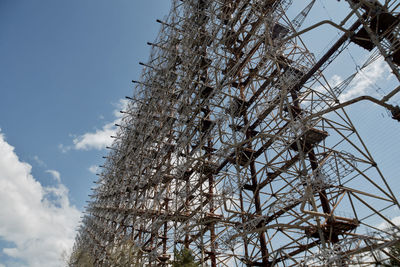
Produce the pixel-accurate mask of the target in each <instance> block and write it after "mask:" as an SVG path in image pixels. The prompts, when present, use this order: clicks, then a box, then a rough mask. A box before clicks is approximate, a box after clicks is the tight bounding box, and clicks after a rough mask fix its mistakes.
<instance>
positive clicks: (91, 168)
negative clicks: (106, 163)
mask: <svg viewBox="0 0 400 267" xmlns="http://www.w3.org/2000/svg"><path fill="white" fill-rule="evenodd" d="M99 169H100V167H99V166H97V165H92V166H90V167H89V171H90V172H91V173H93V174H96V173H98V172H99Z"/></svg>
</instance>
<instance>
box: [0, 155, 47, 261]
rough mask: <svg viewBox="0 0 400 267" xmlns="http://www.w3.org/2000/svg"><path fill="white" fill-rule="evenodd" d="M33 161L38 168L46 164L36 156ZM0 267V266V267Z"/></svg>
mask: <svg viewBox="0 0 400 267" xmlns="http://www.w3.org/2000/svg"><path fill="white" fill-rule="evenodd" d="M33 159H34V160H35V161H36V163H37V164H38V165H39V166H40V167H46V163H44V161H43V160H41V159H40V158H39V157H38V156H36V155H35V156H33ZM0 267H1V266H0Z"/></svg>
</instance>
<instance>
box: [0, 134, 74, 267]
mask: <svg viewBox="0 0 400 267" xmlns="http://www.w3.org/2000/svg"><path fill="white" fill-rule="evenodd" d="M0 154H1V155H2V156H1V157H0V203H1V205H0V222H1V223H0V238H1V239H2V240H4V241H7V242H9V243H11V244H12V245H9V246H8V247H6V248H4V249H3V251H2V252H3V253H4V254H6V255H7V256H9V257H11V258H14V259H15V261H16V262H18V264H17V265H18V266H29V267H41V266H63V263H62V262H61V255H62V253H63V251H68V250H70V249H71V247H72V245H73V242H74V237H75V228H76V227H77V225H78V222H79V219H80V215H81V213H80V211H79V210H78V209H77V208H75V207H74V206H72V205H71V204H70V202H69V198H68V189H67V188H66V187H65V186H64V185H63V184H61V183H60V174H59V173H58V172H57V171H55V170H48V171H47V172H48V173H50V174H51V175H53V177H54V178H55V180H56V181H57V184H56V185H55V186H49V187H45V186H42V185H41V184H40V183H39V182H38V181H37V180H36V179H35V178H34V177H33V176H32V173H31V169H32V166H31V165H29V164H28V163H25V162H21V161H20V159H19V158H18V156H17V155H16V153H15V152H14V147H12V146H11V145H10V144H8V143H7V142H6V141H5V139H4V135H3V134H2V133H0Z"/></svg>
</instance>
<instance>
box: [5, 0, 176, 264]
mask: <svg viewBox="0 0 400 267" xmlns="http://www.w3.org/2000/svg"><path fill="white" fill-rule="evenodd" d="M168 11H169V1H166V0H147V1H128V0H119V1H108V0H96V1H93V0H84V1H60V0H41V1H28V0H20V1H14V0H0V59H1V60H0V91H1V97H0V128H1V133H0V134H1V135H2V137H1V139H2V141H4V146H6V145H8V144H9V145H11V146H12V147H14V148H15V149H14V152H10V149H9V147H6V148H4V149H5V150H7V151H8V152H9V154H10V155H13V154H16V155H17V156H18V158H19V159H14V160H13V163H15V164H16V165H18V164H17V163H18V162H26V163H28V164H30V165H31V166H32V169H31V171H30V172H29V171H27V172H26V173H25V174H24V175H29V173H31V174H32V178H33V179H34V180H36V181H38V182H40V184H41V187H42V188H41V189H42V190H43V189H44V188H59V186H60V185H63V186H65V188H68V189H69V194H68V195H67V197H68V198H69V202H70V203H69V204H68V206H67V207H65V208H66V209H71V210H70V211H71V212H72V211H73V208H74V207H76V209H77V210H79V211H81V210H82V209H83V206H84V205H85V200H87V199H88V197H87V195H88V194H89V193H90V187H91V186H92V185H93V184H92V181H93V180H94V179H95V178H96V176H95V175H94V174H93V173H91V172H90V171H89V168H90V167H91V166H96V165H99V164H101V163H102V162H103V159H102V156H104V155H105V154H106V151H105V150H104V149H98V148H99V145H98V143H97V145H96V144H93V143H91V141H88V143H85V144H86V145H83V146H80V147H77V145H75V144H74V142H73V140H74V139H76V140H78V139H79V136H83V135H84V134H85V133H91V132H93V133H95V132H96V130H97V131H98V132H100V134H102V133H103V132H102V130H103V127H104V126H105V125H107V124H108V125H109V126H108V130H111V131H112V130H113V128H112V127H110V126H111V125H113V124H110V123H112V122H114V120H115V119H116V117H115V115H114V111H116V110H119V109H120V108H121V107H120V99H122V98H124V96H126V95H132V88H133V86H132V83H131V80H132V79H138V78H139V76H140V72H141V68H140V65H139V64H138V62H139V61H146V59H147V58H148V55H149V51H150V48H149V46H148V45H146V42H147V41H153V40H154V39H155V38H156V35H157V32H158V28H159V24H158V23H156V19H162V18H163V17H164V16H165V15H166V14H167V13H168ZM108 132H109V131H105V132H104V133H106V134H107V133H108ZM103 135H104V134H103ZM89 137H90V136H89ZM80 140H81V139H80ZM102 140H103V139H100V142H102ZM101 147H104V146H101ZM3 155H4V153H3ZM10 164H11V163H8V165H10ZM92 169H93V168H92ZM52 171H53V172H52ZM54 171H56V172H54ZM57 173H59V174H60V179H61V180H60V181H61V183H59V182H58V181H57V180H56V179H54V177H55V176H54V175H56V176H57ZM1 175H3V177H2V178H4V177H5V174H3V173H2V174H0V176H1ZM21 179H23V178H21ZM40 196H43V194H42V195H40V194H39V195H37V196H36V197H40ZM46 197H49V198H51V199H54V196H52V197H50V196H49V195H48V194H47V195H46ZM3 203H4V202H3ZM2 205H3V204H2ZM46 212H51V211H48V210H46ZM60 212H65V210H60ZM72 213H73V212H72ZM5 214H6V212H4V211H3V214H1V211H0V237H1V240H2V241H1V242H0V249H1V250H2V249H4V248H13V247H14V246H15V245H16V243H19V244H17V246H16V247H17V248H18V250H19V251H23V252H25V253H31V254H30V255H27V256H21V255H20V254H12V253H10V252H9V251H8V252H7V250H6V251H4V250H3V251H1V250H0V266H2V265H1V264H4V265H5V266H22V265H23V262H24V261H25V263H26V264H27V266H57V265H52V264H54V263H51V262H49V261H47V263H46V265H40V264H42V263H43V262H35V261H33V260H32V259H28V257H36V258H38V257H39V256H41V257H43V256H44V260H47V258H46V255H47V254H46V255H45V254H44V253H39V252H40V250H38V251H36V252H35V251H30V250H29V249H26V248H24V246H25V245H26V244H23V243H24V241H23V240H20V239H19V238H17V237H13V236H11V234H10V233H6V231H11V230H10V229H11V228H9V227H8V228H7V225H8V224H7V223H6V222H5V221H3V222H1V221H2V219H4V220H8V219H7V218H5ZM73 214H74V215H76V213H73ZM71 217H73V216H71ZM75 217H76V216H75ZM78 219H79V216H78ZM67 220H72V219H71V218H70V219H67ZM65 224H66V225H72V223H71V224H68V223H65ZM1 225H3V226H1ZM21 227H22V226H21ZM43 227H46V224H45V223H43ZM38 228H40V227H38ZM24 229H25V228H24ZM12 231H24V230H23V229H22V230H21V229H19V230H18V229H14V230H12ZM34 237H35V236H32V238H34ZM70 237H71V236H68V238H67V239H68V240H67V241H68V242H70ZM6 241H7V242H6ZM68 242H67V243H68ZM43 243H44V242H43V240H42V242H41V244H39V246H42V245H43ZM68 244H70V243H68ZM29 246H32V244H31V245H29ZM43 249H45V247H42V250H43ZM6 254H8V255H14V256H15V257H14V258H13V257H9V256H7V255H6ZM32 254H35V255H32ZM40 254H42V255H40ZM48 257H49V258H51V259H52V260H54V257H55V256H54V255H48ZM13 262H14V263H13Z"/></svg>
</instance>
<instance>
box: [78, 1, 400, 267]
mask: <svg viewBox="0 0 400 267" xmlns="http://www.w3.org/2000/svg"><path fill="white" fill-rule="evenodd" d="M314 2H315V0H314V1H310V2H309V4H308V5H307V6H306V7H305V8H304V9H303V10H302V11H301V12H300V13H299V15H297V16H296V17H295V18H293V19H290V18H289V17H288V14H287V12H286V11H287V9H288V8H289V7H290V6H291V4H292V1H290V0H234V1H231V0H215V1H209V0H185V1H178V0H174V1H172V8H171V12H170V14H169V16H168V17H167V19H165V21H158V22H159V23H160V24H161V31H160V33H159V36H158V38H157V41H155V42H154V43H149V45H150V46H152V50H151V56H150V60H149V61H148V63H146V64H145V63H141V64H142V65H143V66H144V71H143V74H142V77H141V80H140V81H134V82H135V83H136V90H135V95H134V96H133V97H132V98H129V99H130V103H129V105H128V107H127V109H126V111H124V112H123V113H125V116H124V118H123V120H122V123H121V125H120V128H119V131H118V133H117V135H116V136H115V142H114V144H113V146H112V147H111V148H110V153H109V155H108V157H107V159H106V162H105V164H104V166H103V171H102V172H101V174H100V175H99V180H98V181H97V182H96V184H97V186H96V187H95V188H94V189H93V192H94V193H93V195H91V201H90V202H89V204H88V207H87V211H86V214H85V216H84V217H83V222H82V226H81V228H80V230H79V233H78V235H77V238H76V244H75V247H74V250H75V251H77V250H84V251H87V252H88V253H89V254H90V255H93V257H94V259H95V265H96V266H120V265H121V266H169V265H170V264H171V263H172V262H173V261H174V258H175V257H176V254H177V253H176V251H182V250H183V249H184V248H186V249H189V250H191V253H192V254H193V255H194V257H195V260H196V261H197V262H199V263H200V265H201V266H212V267H215V266H351V265H353V266H370V265H371V264H372V262H375V261H376V259H377V258H379V259H380V260H384V259H385V258H392V259H393V258H395V255H392V254H391V252H390V250H389V249H388V248H389V247H391V246H393V245H398V240H399V228H398V227H397V226H396V225H395V224H394V223H393V222H392V221H391V220H390V219H389V218H390V214H393V211H396V212H398V210H399V202H398V201H397V200H396V197H395V195H394V194H393V192H392V191H391V189H390V187H389V186H388V183H387V182H386V180H385V178H384V177H383V176H382V174H381V172H380V170H379V169H378V167H377V164H376V163H375V161H374V160H373V158H372V156H371V155H370V153H369V152H368V150H367V148H366V147H365V145H364V143H363V141H362V140H361V139H360V136H359V135H358V133H357V131H356V129H355V127H354V126H353V124H352V122H351V121H350V119H349V117H348V116H347V114H346V112H345V111H344V110H343V109H341V108H336V107H338V105H339V101H338V97H339V95H340V93H342V91H343V90H344V89H345V87H346V86H347V85H348V81H347V80H346V81H344V82H343V83H341V84H339V85H337V86H335V87H332V86H330V85H329V83H328V82H327V81H326V79H325V78H324V76H323V70H324V69H325V68H326V66H327V65H329V63H330V62H332V61H333V59H334V58H335V57H336V56H337V55H338V54H340V53H341V51H343V47H345V46H347V45H348V44H349V43H350V42H353V43H355V44H357V45H358V46H362V47H363V48H365V49H369V50H373V49H375V51H378V52H377V53H375V54H378V55H379V54H381V55H383V57H384V59H385V60H386V61H387V62H388V64H389V66H390V67H391V68H392V70H393V73H394V74H395V75H396V77H397V78H399V77H400V76H399V69H398V68H399V61H400V52H399V51H400V50H398V49H397V48H398V46H399V42H398V30H399V26H398V17H397V15H395V12H396V10H395V9H396V8H397V6H398V4H397V3H396V2H397V1H386V4H385V5H381V4H379V2H374V1H350V0H349V1H348V2H349V4H350V7H351V10H352V13H351V14H350V15H349V16H348V17H349V18H350V17H351V18H353V21H354V24H353V25H351V26H349V27H347V28H346V31H344V33H343V35H342V36H341V37H340V38H339V39H338V40H337V42H336V43H335V44H334V45H333V46H332V48H330V49H329V50H328V51H327V52H326V54H324V55H323V56H322V57H321V58H320V59H316V58H315V57H314V56H313V54H311V53H310V52H309V51H308V49H307V48H306V47H305V45H304V43H303V42H302V41H301V38H300V35H299V34H298V33H299V32H298V30H299V29H300V27H301V25H302V23H303V21H304V19H305V18H306V16H307V15H308V13H309V11H310V9H311V7H312V6H313V4H314ZM305 4H307V3H305ZM342 24H343V25H340V27H341V28H343V27H345V24H344V23H342ZM346 25H347V24H346ZM395 110H396V109H393V110H392V113H393V117H394V118H395V119H396V112H395ZM324 111H327V112H324ZM397 116H398V114H397ZM382 223H385V224H386V227H378V225H379V224H382ZM174 251H175V253H174ZM124 261H125V263H123V262H124ZM128 262H129V263H128ZM118 264H120V265H118ZM124 264H125V265H124ZM135 264H136V265H135ZM71 265H73V263H71Z"/></svg>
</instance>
